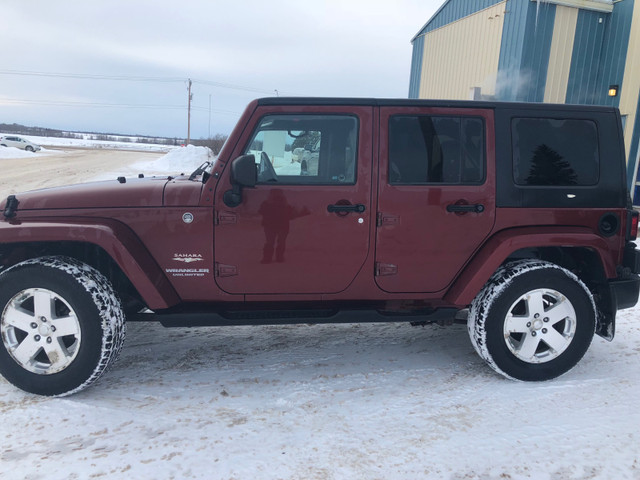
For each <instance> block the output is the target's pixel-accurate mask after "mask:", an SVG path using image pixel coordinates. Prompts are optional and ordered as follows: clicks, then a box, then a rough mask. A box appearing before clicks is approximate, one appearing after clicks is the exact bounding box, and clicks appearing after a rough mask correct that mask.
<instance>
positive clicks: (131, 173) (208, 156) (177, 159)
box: [91, 145, 213, 182]
mask: <svg viewBox="0 0 640 480" xmlns="http://www.w3.org/2000/svg"><path fill="white" fill-rule="evenodd" d="M212 159H213V152H212V151H211V149H210V148H207V147H196V146H193V145H188V146H186V147H179V148H175V149H173V150H171V151H170V152H169V153H167V154H166V155H163V156H162V157H160V158H158V159H157V160H153V161H151V162H149V161H147V160H145V161H142V162H136V163H132V164H131V165H129V166H128V167H125V168H119V169H118V170H115V171H109V172H103V173H100V174H99V175H98V176H96V177H94V178H92V179H91V180H92V181H96V182H97V181H100V180H113V179H114V178H117V177H120V176H123V177H136V176H138V174H140V173H143V174H145V175H146V176H151V175H179V174H181V173H185V174H189V173H191V172H193V171H194V170H195V169H196V168H198V167H199V166H200V165H202V164H203V163H204V162H206V161H207V160H212Z"/></svg>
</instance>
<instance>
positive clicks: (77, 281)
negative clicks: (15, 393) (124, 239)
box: [0, 256, 125, 396]
mask: <svg viewBox="0 0 640 480" xmlns="http://www.w3.org/2000/svg"><path fill="white" fill-rule="evenodd" d="M0 309H1V310H0V311H1V313H0V334H1V337H2V342H0V374H2V376H3V377H4V378H6V379H7V380H8V381H9V382H11V383H12V384H13V385H15V386H16V387H18V388H21V389H22V390H25V391H27V392H30V393H35V394H39V395H50V396H51V395H57V396H62V395H69V394H71V393H75V392H77V391H80V390H82V389H84V388H86V387H87V386H89V385H91V384H92V383H93V382H95V381H96V380H97V379H98V378H99V377H100V376H101V375H102V374H103V373H104V372H105V371H106V370H107V369H108V368H109V367H110V366H111V365H112V364H113V362H114V361H115V360H116V358H117V356H118V354H119V352H120V349H121V348H122V344H123V342H124V335H125V322H124V314H123V311H122V307H121V305H120V300H119V299H118V297H117V296H116V294H115V292H114V291H113V288H112V287H111V285H110V283H109V281H108V280H107V279H106V277H104V275H102V274H101V273H100V272H98V271H97V270H95V269H94V268H92V267H90V266H88V265H85V264H83V263H81V262H79V261H78V260H75V259H73V258H69V257H56V256H51V257H41V258H35V259H31V260H27V261H25V262H22V263H19V264H17V265H15V266H13V267H11V268H9V269H8V270H6V271H4V272H3V273H2V274H0Z"/></svg>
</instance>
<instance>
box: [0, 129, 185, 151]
mask: <svg viewBox="0 0 640 480" xmlns="http://www.w3.org/2000/svg"><path fill="white" fill-rule="evenodd" d="M3 135H14V134H11V133H3V132H0V137H1V136H3ZM18 136H19V137H21V138H24V139H26V140H29V141H30V142H32V143H35V144H37V145H40V146H47V147H72V148H107V149H122V148H126V149H129V150H140V151H145V152H168V151H170V150H173V149H174V148H179V147H172V146H167V145H159V144H147V143H134V142H131V141H126V140H127V139H135V137H122V141H117V140H113V141H107V140H92V139H91V137H92V134H83V136H84V138H82V139H76V138H58V137H39V136H36V135H18ZM113 137H114V138H118V136H113ZM36 155H37V154H36Z"/></svg>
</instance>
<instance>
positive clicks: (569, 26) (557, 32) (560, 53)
mask: <svg viewBox="0 0 640 480" xmlns="http://www.w3.org/2000/svg"><path fill="white" fill-rule="evenodd" d="M577 22H578V9H577V8H571V7H562V6H558V7H556V20H555V25H554V27H553V37H552V39H551V52H550V54H549V69H548V70H547V84H546V87H545V91H544V101H545V102H548V103H564V102H565V99H566V97H567V85H568V83H569V72H570V70H571V55H572V53H573V40H574V38H575V35H576V24H577Z"/></svg>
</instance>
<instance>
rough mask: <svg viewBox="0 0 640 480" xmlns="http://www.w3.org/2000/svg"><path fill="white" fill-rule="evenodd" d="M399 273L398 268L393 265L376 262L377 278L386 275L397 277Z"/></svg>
mask: <svg viewBox="0 0 640 480" xmlns="http://www.w3.org/2000/svg"><path fill="white" fill-rule="evenodd" d="M397 273H398V266H397V265H393V264H391V263H378V262H376V277H384V276H385V275H395V274H397Z"/></svg>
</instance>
